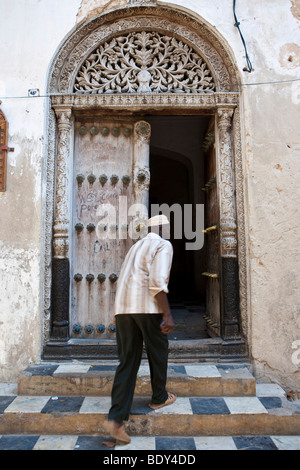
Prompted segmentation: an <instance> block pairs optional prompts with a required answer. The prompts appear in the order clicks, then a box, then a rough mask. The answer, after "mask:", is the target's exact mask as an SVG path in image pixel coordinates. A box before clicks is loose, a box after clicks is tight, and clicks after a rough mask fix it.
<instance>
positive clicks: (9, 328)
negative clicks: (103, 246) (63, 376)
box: [0, 0, 300, 391]
mask: <svg viewBox="0 0 300 470" xmlns="http://www.w3.org/2000/svg"><path fill="white" fill-rule="evenodd" d="M124 2H125V0H122V1H121V2H120V5H121V4H124ZM106 3H109V4H110V6H111V7H114V6H115V5H116V4H117V0H115V1H114V2H105V1H100V0H99V1H98V2H96V1H95V0H82V1H80V0H26V1H25V0H0V12H1V13H0V15H1V19H2V21H1V28H0V43H1V48H0V64H1V66H0V96H11V97H17V96H26V95H27V91H28V89H29V88H39V89H40V92H41V94H43V93H44V91H45V84H46V80H47V73H48V66H49V64H50V61H51V58H52V57H53V55H54V53H55V51H56V49H57V48H58V46H59V44H60V42H61V41H62V40H63V38H64V37H65V35H66V34H68V32H69V31H70V30H71V29H72V28H73V27H75V26H76V22H77V23H79V22H82V21H84V20H85V18H91V17H93V15H94V14H95V12H98V14H99V12H100V11H102V9H103V8H105V4H106ZM168 3H169V4H173V5H174V7H175V6H179V7H182V8H186V9H191V10H193V11H194V12H196V13H198V14H199V15H200V16H202V17H203V18H204V19H205V20H207V21H209V22H210V23H211V24H212V25H213V26H215V27H216V29H217V30H218V32H219V33H220V34H221V35H223V37H224V39H225V40H226V41H227V42H228V44H229V45H230V47H231V49H232V51H233V53H234V55H235V58H236V62H237V65H238V68H239V69H240V71H241V77H242V82H243V83H245V84H246V85H248V86H244V87H243V89H242V93H243V103H244V118H245V119H244V151H245V185H246V197H247V224H248V245H249V268H250V269H249V285H248V289H249V326H250V329H249V340H250V347H251V353H252V355H253V358H254V363H255V368H256V372H257V376H258V377H266V376H267V377H270V378H271V379H273V380H276V381H279V382H280V383H281V384H282V385H283V386H285V387H286V389H287V390H298V391H300V372H299V364H297V362H298V357H299V359H300V354H299V356H297V354H294V356H292V355H293V353H295V350H294V349H293V345H295V342H296V341H297V340H300V315H299V310H300V308H299V304H300V302H299V294H298V290H299V285H300V279H299V278H300V274H299V271H300V270H299V248H298V247H299V238H300V234H299V222H298V221H299V203H298V201H299V189H298V188H299V184H298V185H297V180H298V178H299V153H300V136H299V124H300V116H299V104H300V82H288V81H289V80H293V79H296V78H299V66H300V52H299V51H300V47H299V44H300V29H299V23H300V5H299V0H284V1H282V0H264V1H263V2H261V0H252V1H251V2H242V1H237V15H238V19H239V21H240V23H241V29H242V32H243V35H244V37H245V39H246V42H247V47H248V52H249V56H250V59H251V61H252V64H253V68H254V71H253V72H252V73H251V74H249V73H247V72H243V71H242V69H243V67H244V66H245V64H246V63H245V55H244V49H243V45H242V42H241V39H240V36H239V33H238V30H237V28H236V27H235V26H234V18H233V12H232V3H233V2H232V0H211V1H210V2H207V0H185V1H182V0H175V1H169V2H168ZM95 8H96V9H97V10H95ZM99 9H100V10H99ZM94 10H95V11H94ZM3 19H4V20H3ZM266 82H272V83H267V84H266ZM274 82H281V83H274ZM284 82H285V83H284ZM254 83H256V84H258V83H260V84H259V85H250V84H254ZM0 100H1V98H0ZM1 109H2V110H3V111H4V113H5V114H6V117H7V119H8V121H9V146H10V147H14V148H15V152H14V153H9V154H8V179H7V191H6V192H5V193H0V218H1V220H0V276H1V277H0V380H1V379H2V380H10V379H11V378H14V377H16V376H17V374H18V373H19V371H20V370H22V368H24V367H26V365H27V364H28V363H29V362H36V361H38V360H39V358H40V341H41V334H40V332H41V327H40V325H41V321H42V318H41V311H42V309H41V304H40V293H41V286H40V279H39V273H40V262H41V260H40V253H41V250H40V233H41V230H40V227H41V223H42V221H41V204H42V201H41V194H42V164H43V158H44V153H43V141H44V135H45V129H44V115H45V112H44V99H43V98H33V99H29V98H25V99H2V105H1ZM292 357H293V359H292Z"/></svg>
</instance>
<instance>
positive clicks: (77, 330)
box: [73, 325, 82, 335]
mask: <svg viewBox="0 0 300 470" xmlns="http://www.w3.org/2000/svg"><path fill="white" fill-rule="evenodd" d="M81 331H82V328H81V326H80V325H74V326H73V332H74V333H75V334H76V335H79V334H80V333H81Z"/></svg>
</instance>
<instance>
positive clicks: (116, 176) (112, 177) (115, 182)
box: [110, 175, 119, 185]
mask: <svg viewBox="0 0 300 470" xmlns="http://www.w3.org/2000/svg"><path fill="white" fill-rule="evenodd" d="M110 181H111V184H113V185H115V184H117V182H118V181H119V177H118V175H112V176H111V177H110Z"/></svg>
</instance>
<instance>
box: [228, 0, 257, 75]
mask: <svg viewBox="0 0 300 470" xmlns="http://www.w3.org/2000/svg"><path fill="white" fill-rule="evenodd" d="M235 6H236V0H233V15H234V19H235V24H234V26H236V27H237V29H238V30H239V33H240V36H241V39H242V43H243V45H244V49H245V53H246V62H247V67H244V68H243V70H244V72H249V73H251V72H252V70H253V67H252V64H251V60H250V59H249V55H248V51H247V46H246V41H245V39H244V36H243V35H242V32H241V28H240V22H239V21H238V19H237V16H236V12H235Z"/></svg>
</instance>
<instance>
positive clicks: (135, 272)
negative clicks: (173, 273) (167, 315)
mask: <svg viewBox="0 0 300 470" xmlns="http://www.w3.org/2000/svg"><path fill="white" fill-rule="evenodd" d="M172 259H173V247H172V245H171V243H170V242H169V241H168V240H164V239H163V238H161V237H160V236H159V235H157V234H156V233H148V235H147V236H146V237H145V238H143V239H142V240H139V241H138V242H137V243H135V244H134V245H133V246H132V247H131V248H130V250H129V252H128V253H127V255H126V257H125V260H124V263H123V265H122V268H121V272H120V275H119V279H118V286H117V292H116V298H115V308H114V314H115V315H119V314H123V313H162V312H161V311H160V309H159V306H158V302H157V300H156V299H155V296H156V295H157V294H158V293H159V292H161V291H164V292H166V293H168V292H169V291H168V282H169V276H170V270H171V265H172Z"/></svg>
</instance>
